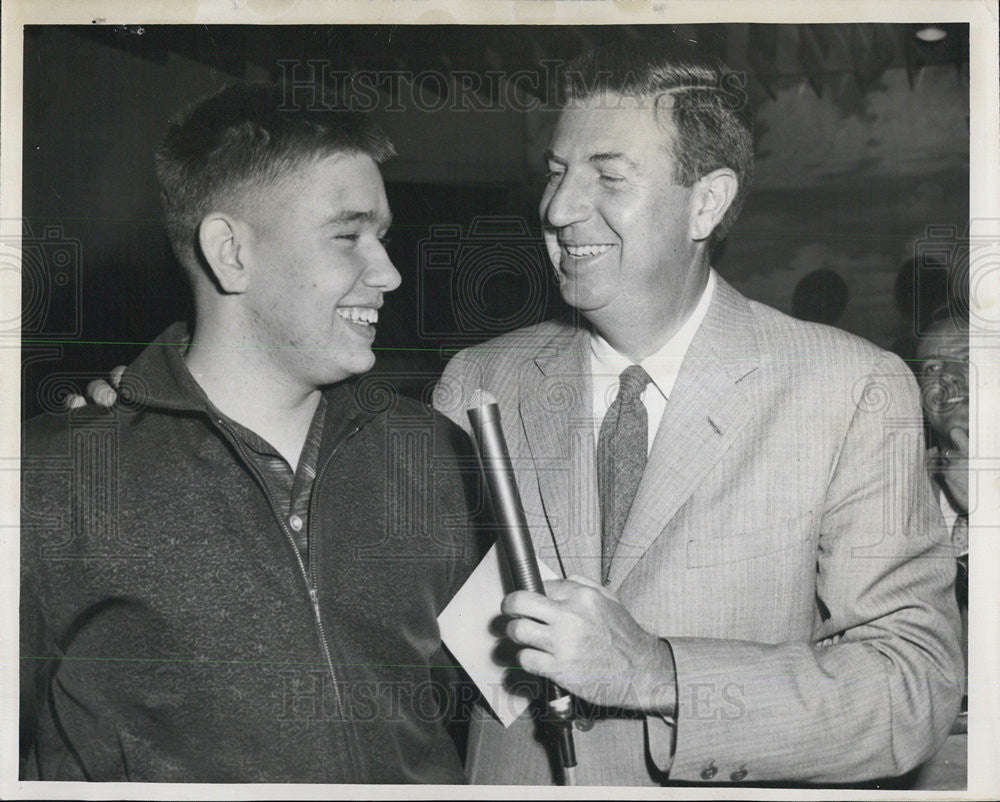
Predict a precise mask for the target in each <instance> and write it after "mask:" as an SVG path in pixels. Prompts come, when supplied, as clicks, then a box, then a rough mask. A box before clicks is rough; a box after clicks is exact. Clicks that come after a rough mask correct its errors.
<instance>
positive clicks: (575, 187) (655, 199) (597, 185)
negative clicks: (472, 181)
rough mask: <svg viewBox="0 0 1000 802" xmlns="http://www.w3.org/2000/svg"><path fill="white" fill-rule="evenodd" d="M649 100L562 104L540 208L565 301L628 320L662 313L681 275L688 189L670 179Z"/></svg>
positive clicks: (685, 273) (685, 271) (686, 256)
mask: <svg viewBox="0 0 1000 802" xmlns="http://www.w3.org/2000/svg"><path fill="white" fill-rule="evenodd" d="M656 116H657V115H656V113H655V111H654V109H653V101H652V100H651V99H644V98H640V99H636V98H629V97H622V96H621V95H617V94H614V93H610V94H604V95H599V96H597V97H596V98H591V99H588V100H585V101H582V102H576V103H575V104H573V105H572V106H568V107H567V108H565V109H564V110H563V111H562V113H561V114H560V116H559V121H558V123H557V124H556V129H555V132H554V134H553V137H552V145H551V147H550V149H549V152H548V169H549V183H548V185H547V187H546V189H545V192H544V193H543V195H542V200H541V204H540V208H539V212H540V214H541V218H542V225H543V227H544V237H545V244H546V247H547V249H548V252H549V257H550V258H551V260H552V263H553V265H554V267H555V269H556V273H557V275H558V277H559V280H560V289H561V291H562V295H563V297H564V298H565V300H566V302H567V303H569V304H570V305H571V306H573V307H576V308H577V309H579V310H580V311H581V312H584V313H591V315H594V314H596V315H597V316H598V317H601V316H614V318H615V319H618V320H629V319H630V316H632V315H634V314H635V313H636V312H637V311H644V310H648V311H650V312H654V313H659V312H662V314H663V315H664V316H666V315H670V314H671V311H672V309H673V304H674V299H676V298H677V296H678V295H679V294H680V288H681V287H682V286H684V282H685V281H686V280H687V279H688V278H689V273H690V270H689V268H690V266H691V259H692V247H693V243H692V240H691V237H690V236H689V220H690V203H689V201H690V199H691V188H689V187H683V186H679V185H677V184H675V183H674V181H673V172H674V160H673V158H672V156H671V155H670V153H669V152H668V150H667V148H666V147H665V142H666V141H667V140H666V134H665V132H664V131H663V130H661V128H660V125H659V124H658V123H657V119H656Z"/></svg>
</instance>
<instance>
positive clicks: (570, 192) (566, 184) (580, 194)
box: [541, 172, 593, 228]
mask: <svg viewBox="0 0 1000 802" xmlns="http://www.w3.org/2000/svg"><path fill="white" fill-rule="evenodd" d="M541 211H542V223H544V224H545V225H547V226H550V227H552V228H564V227H565V226H569V225H572V224H573V223H579V222H582V221H583V220H586V219H587V218H589V217H590V215H591V213H592V211H593V204H592V202H591V199H590V192H589V190H588V187H587V185H586V182H584V181H583V180H581V179H580V178H577V177H574V176H571V174H570V173H569V172H567V173H566V174H565V175H563V177H562V179H561V180H560V181H559V184H558V185H557V186H555V188H554V189H551V190H550V191H549V192H548V193H546V195H543V196H542V209H541Z"/></svg>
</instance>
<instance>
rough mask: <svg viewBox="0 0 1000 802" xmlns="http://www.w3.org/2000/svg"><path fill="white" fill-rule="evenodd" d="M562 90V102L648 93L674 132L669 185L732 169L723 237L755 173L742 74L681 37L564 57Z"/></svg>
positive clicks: (718, 233)
mask: <svg viewBox="0 0 1000 802" xmlns="http://www.w3.org/2000/svg"><path fill="white" fill-rule="evenodd" d="M564 88H565V91H566V100H568V101H572V100H586V99H588V98H592V97H594V96H596V95H598V94H600V93H602V92H613V93H615V94H619V95H623V96H626V97H639V98H650V99H653V100H654V101H655V110H656V111H657V112H660V111H661V110H664V111H666V110H669V111H670V119H671V121H672V122H673V126H674V135H673V136H672V137H671V141H669V142H667V143H666V146H667V148H668V151H669V153H670V154H671V155H672V156H673V158H674V161H675V164H676V166H675V168H674V175H673V181H674V182H675V183H677V184H680V185H682V186H686V187H690V186H693V185H694V183H695V182H696V181H698V179H700V178H702V177H703V176H705V175H707V174H708V173H710V172H712V171H713V170H717V169H719V168H721V167H728V168H729V169H731V170H732V171H733V172H735V173H736V177H737V179H738V181H739V187H738V189H737V192H736V197H735V198H733V202H732V204H731V205H730V206H729V209H728V210H727V211H726V214H725V215H724V217H723V219H722V220H721V221H720V222H719V224H718V225H717V226H716V228H715V230H714V231H713V232H712V241H713V242H718V241H720V240H722V239H723V238H724V237H725V236H726V234H727V233H728V232H729V229H730V228H731V227H732V224H733V222H734V221H735V220H736V218H737V217H738V216H739V213H740V208H741V207H742V206H743V200H744V198H745V197H746V194H747V192H748V191H749V189H750V182H751V180H752V178H753V130H752V122H751V116H750V110H749V108H748V106H749V104H748V102H747V95H746V92H745V88H746V82H745V80H744V78H743V76H742V75H740V74H738V73H734V72H732V71H731V70H730V69H729V68H728V67H727V66H726V65H725V64H723V63H722V61H720V60H719V59H716V58H712V57H709V56H707V55H705V54H703V53H702V52H700V51H699V50H698V48H696V47H692V46H690V45H689V44H687V43H685V42H683V41H680V40H674V39H667V40H663V41H659V40H640V41H623V42H615V43H612V44H608V45H604V46H602V47H598V48H596V49H594V50H591V51H589V52H586V53H583V54H581V55H580V56H578V57H577V58H575V59H573V60H572V61H571V62H569V64H567V66H566V71H565V75H564ZM664 101H669V102H664Z"/></svg>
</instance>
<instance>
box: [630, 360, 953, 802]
mask: <svg viewBox="0 0 1000 802" xmlns="http://www.w3.org/2000/svg"><path fill="white" fill-rule="evenodd" d="M887 407H888V409H887ZM920 420H921V411H920V406H919V403H918V395H917V392H916V387H915V383H914V381H913V378H912V376H911V375H910V372H909V371H908V370H907V369H906V367H905V366H904V365H903V364H902V363H901V362H900V361H899V360H898V359H897V358H896V357H894V356H892V355H890V354H884V355H882V356H881V357H879V359H878V361H877V362H876V364H875V366H874V368H873V370H872V371H871V372H870V373H869V374H868V376H867V378H866V384H865V386H864V392H863V393H862V394H861V396H860V401H859V402H858V403H857V407H856V409H855V411H854V413H853V416H852V418H851V421H850V425H849V427H848V429H847V431H846V434H845V436H844V439H843V442H842V444H841V446H840V452H839V456H838V458H837V461H836V464H835V467H834V469H833V471H832V473H831V476H830V479H829V483H828V491H827V496H826V504H825V507H824V510H823V516H822V520H821V521H820V523H819V526H820V532H819V549H818V553H817V563H816V570H817V577H816V596H817V599H816V605H817V616H816V625H815V627H814V631H813V639H812V641H811V642H790V643H780V644H765V643H751V642H746V641H735V640H724V639H705V638H693V637H683V638H670V633H666V632H664V633H659V634H661V635H663V636H664V637H667V638H669V642H670V645H671V647H672V649H673V653H674V658H675V661H676V666H677V683H678V706H679V709H678V715H677V730H676V750H675V753H674V754H673V762H672V766H671V767H670V779H671V780H682V781H698V780H711V781H714V782H729V781H737V780H745V781H747V782H755V781H764V780H777V779H781V780H788V781H810V782H827V783H829V782H834V783H843V782H857V781H861V780H865V779H872V778H877V777H887V776H895V775H899V774H902V773H905V772H906V771H908V770H910V769H911V768H913V767H914V766H916V765H918V764H919V763H921V762H923V761H924V760H926V759H927V758H929V757H930V756H932V755H933V754H934V752H935V751H936V750H937V749H938V748H939V747H940V745H941V743H942V742H943V740H944V738H945V737H946V736H947V733H948V730H949V727H950V725H951V723H952V722H953V721H954V719H955V717H956V715H957V713H958V709H959V702H960V697H961V685H960V680H959V678H960V676H961V673H962V670H963V669H962V657H961V651H960V646H959V617H958V611H957V607H956V604H955V600H954V589H953V586H954V579H955V570H956V569H955V556H956V555H955V553H954V551H953V550H952V549H950V548H949V546H948V545H947V544H948V538H947V535H946V532H945V529H944V526H943V521H942V519H941V515H940V511H939V510H938V508H937V506H936V505H935V504H934V500H933V495H932V492H931V488H930V485H929V480H928V477H927V474H926V471H925V469H924V460H923V443H922V437H921V436H920V423H919V422H920ZM720 592H722V591H721V589H720ZM647 721H648V724H647V726H648V728H649V730H648V732H649V738H650V743H649V749H650V754H651V756H652V757H653V759H654V760H657V762H659V763H660V765H664V763H667V764H669V760H670V739H671V736H672V735H673V733H672V732H671V728H670V727H668V726H666V725H665V724H663V723H659V722H656V721H654V720H653V719H652V718H649V719H647Z"/></svg>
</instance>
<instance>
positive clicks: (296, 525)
mask: <svg viewBox="0 0 1000 802" xmlns="http://www.w3.org/2000/svg"><path fill="white" fill-rule="evenodd" d="M288 525H289V526H290V527H292V529H294V530H295V531H296V532H301V531H302V519H301V518H299V516H298V515H292V516H289V518H288Z"/></svg>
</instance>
